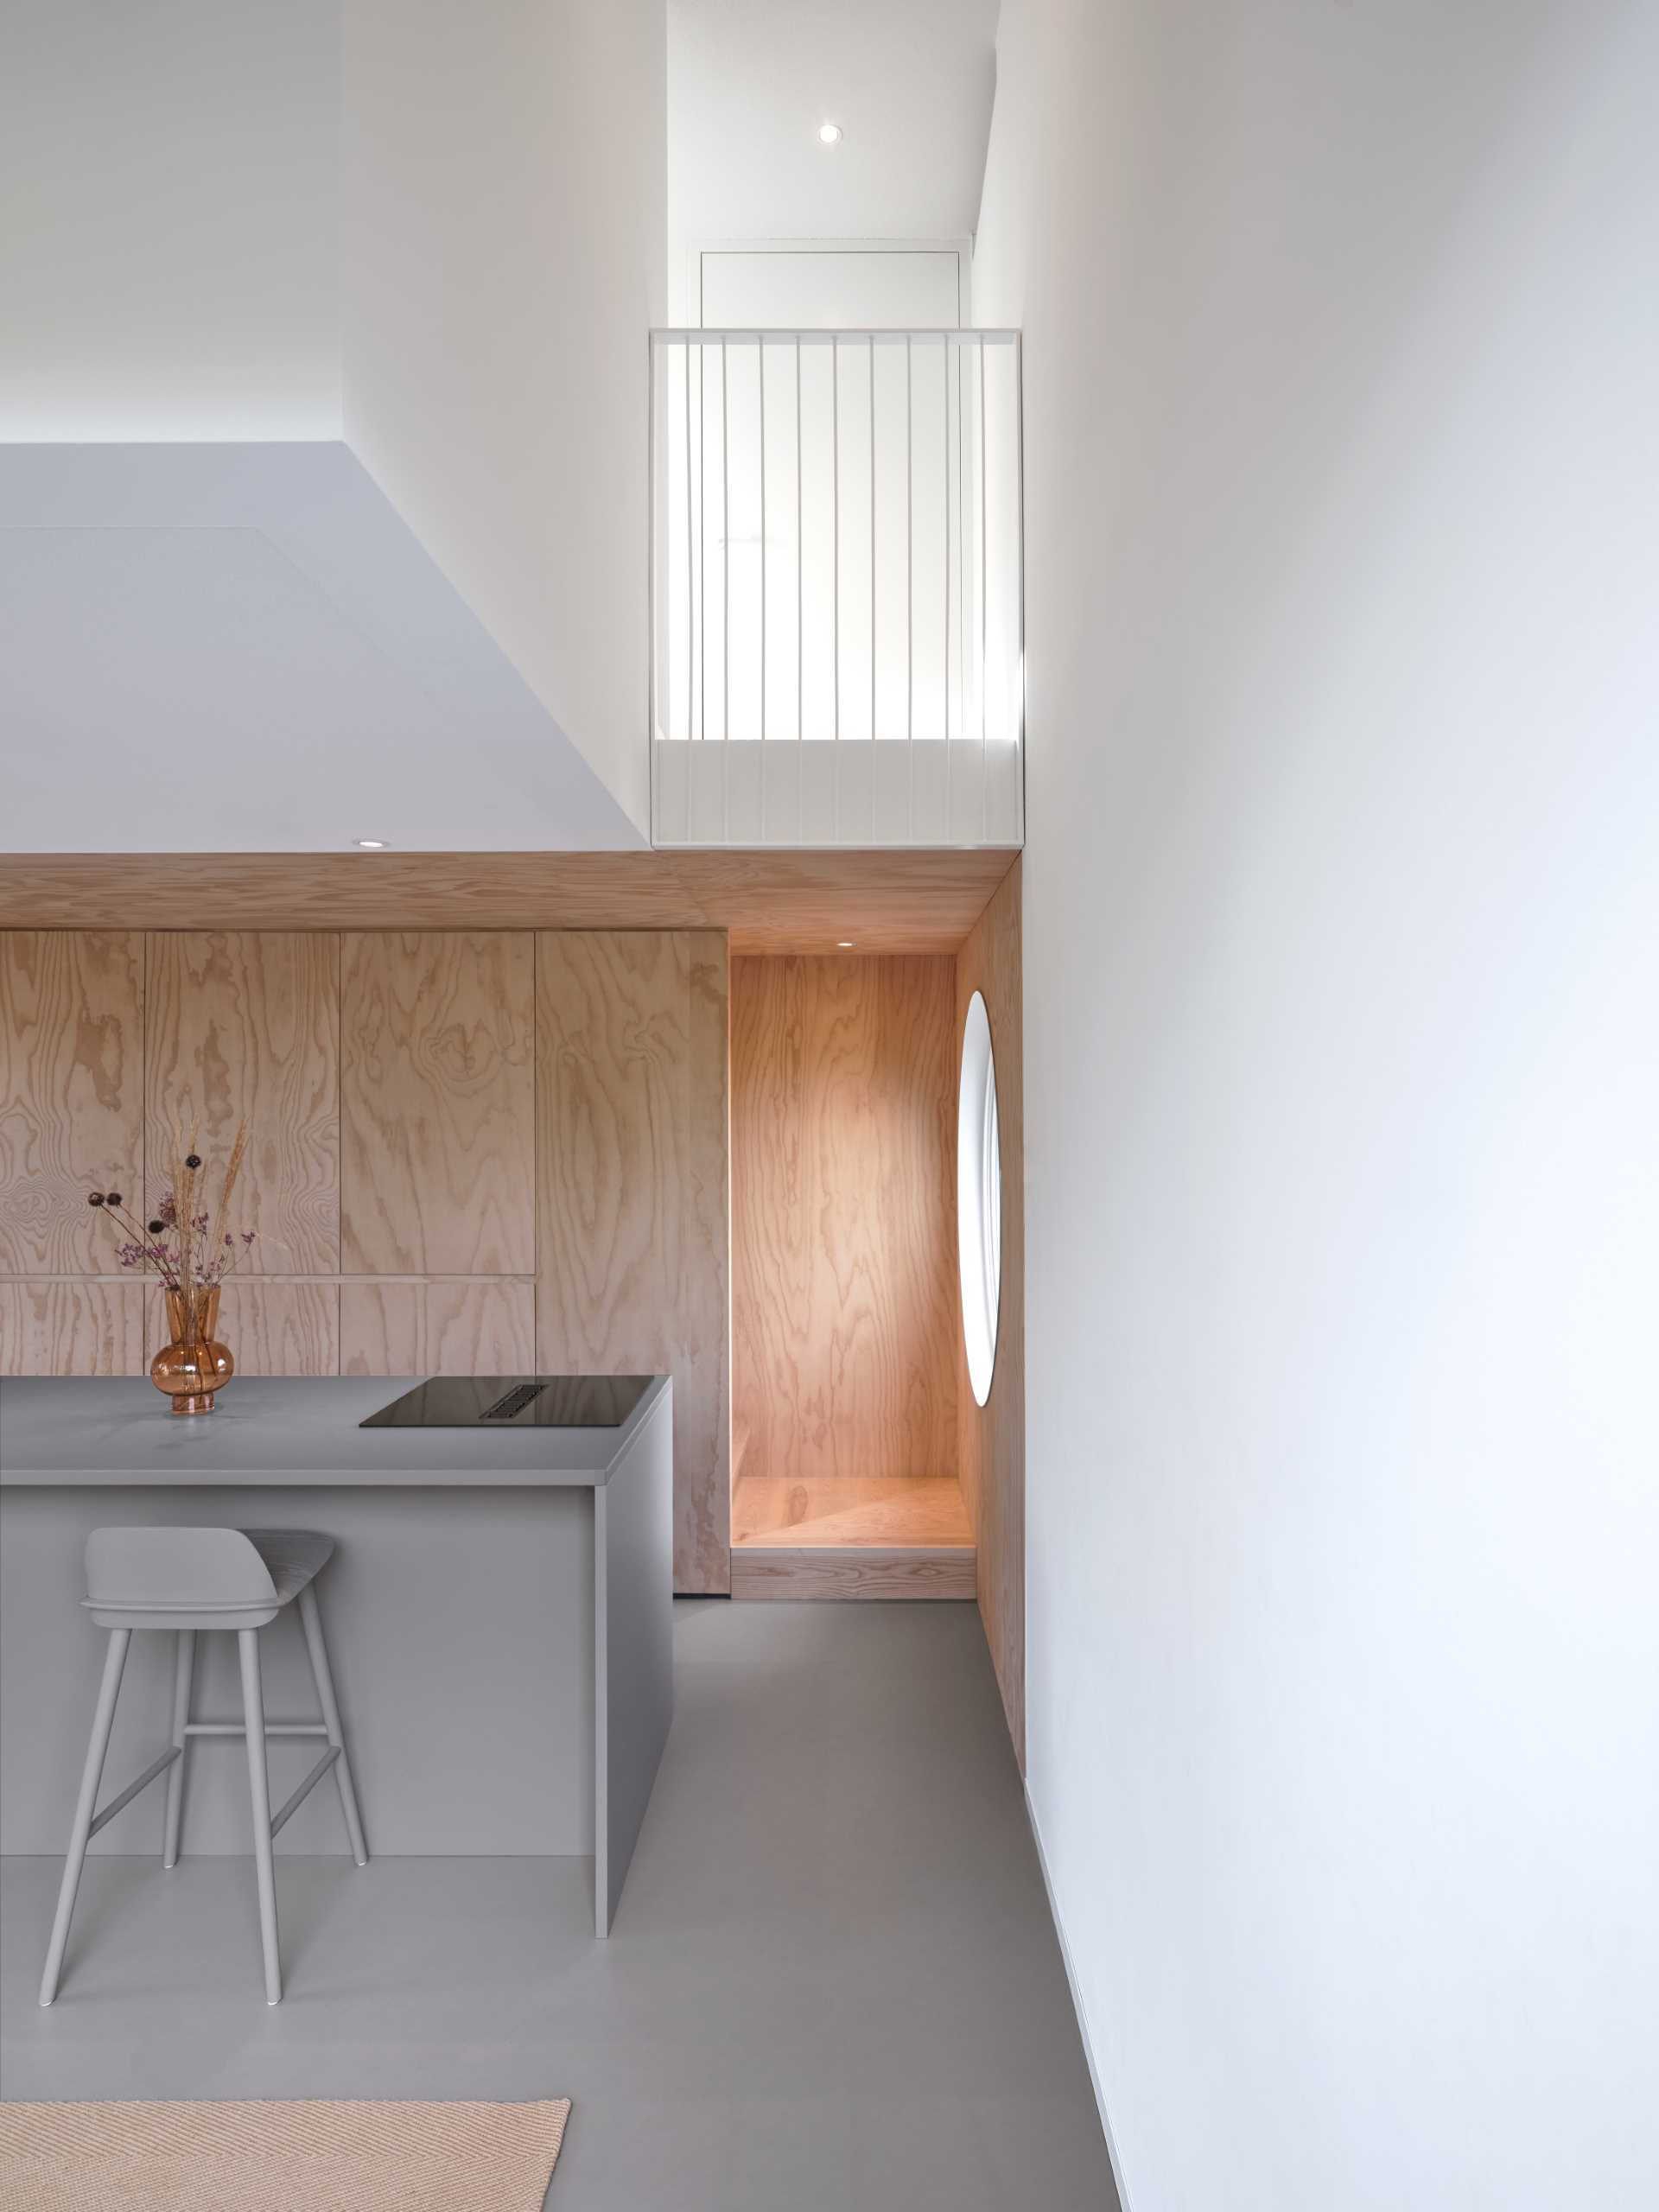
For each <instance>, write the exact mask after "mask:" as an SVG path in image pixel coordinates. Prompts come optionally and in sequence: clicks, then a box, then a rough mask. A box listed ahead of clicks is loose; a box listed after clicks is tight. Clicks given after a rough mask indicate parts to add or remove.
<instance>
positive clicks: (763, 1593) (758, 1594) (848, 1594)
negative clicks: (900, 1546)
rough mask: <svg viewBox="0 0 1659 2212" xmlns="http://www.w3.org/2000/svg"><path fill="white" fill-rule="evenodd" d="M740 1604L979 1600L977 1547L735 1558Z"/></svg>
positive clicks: (746, 1553) (747, 1552)
mask: <svg viewBox="0 0 1659 2212" xmlns="http://www.w3.org/2000/svg"><path fill="white" fill-rule="evenodd" d="M732 1596H733V1598H734V1599H829V1600H830V1601H832V1602H840V1603H845V1602H846V1601H847V1600H849V1599H853V1600H858V1599H883V1598H899V1599H916V1598H947V1599H958V1600H966V1601H967V1602H968V1603H969V1604H971V1603H972V1602H973V1596H974V1554H973V1548H972V1547H971V1546H968V1547H966V1548H963V1549H960V1550H954V1551H947V1550H935V1551H926V1550H910V1551H881V1550H878V1549H875V1548H870V1549H868V1550H863V1551H845V1550H843V1551H836V1550H809V1551H760V1550H754V1549H753V1548H745V1549H744V1550H742V1551H736V1552H734V1553H733V1554H732Z"/></svg>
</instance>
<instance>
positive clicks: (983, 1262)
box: [957, 991, 1002, 1406]
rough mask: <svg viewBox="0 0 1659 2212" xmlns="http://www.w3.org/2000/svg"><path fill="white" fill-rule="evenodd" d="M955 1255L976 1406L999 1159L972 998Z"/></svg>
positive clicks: (991, 1289) (965, 1045)
mask: <svg viewBox="0 0 1659 2212" xmlns="http://www.w3.org/2000/svg"><path fill="white" fill-rule="evenodd" d="M957 1256H958V1259H959V1262H960V1264H961V1268H962V1332H963V1338H964V1340H965V1342H966V1344H967V1348H968V1380H969V1383H970V1384H971V1386H972V1388H973V1393H974V1403H975V1404H976V1406H982V1405H983V1404H984V1402H985V1401H986V1399H987V1398H988V1397H989V1396H990V1395H991V1370H992V1369H993V1368H994V1367H995V1364H996V1316H997V1308H998V1306H999V1305H1000V1304H1001V1295H1002V1153H1001V1145H1000V1143H999V1141H998V1139H997V1134H996V1059H995V1054H994V1053H993V1052H992V1051H991V1022H990V1016H989V1015H988V1014H987V1013H986V1011H985V1001H984V1000H983V999H982V997H981V996H980V995H979V993H978V992H977V991H976V992H975V993H974V995H973V997H972V999H971V1000H970V1001H969V1005H968V1020H967V1025H966V1027H964V1029H963V1033H962V1088H961V1090H960V1091H959V1092H958V1093H957Z"/></svg>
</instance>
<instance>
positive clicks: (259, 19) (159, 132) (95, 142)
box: [0, 0, 340, 442]
mask: <svg viewBox="0 0 1659 2212" xmlns="http://www.w3.org/2000/svg"><path fill="white" fill-rule="evenodd" d="M339 18H340V10H339V6H338V0H283V5H282V6H280V7H273V6H267V5H255V4H235V3H233V0H146V4H145V5H143V6H142V7H140V6H136V5H111V4H110V0H49V4H45V5H41V4H35V5H28V4H19V5H17V6H15V7H13V8H11V9H10V10H8V11H7V16H6V24H5V36H4V45H3V57H0V442H7V441H13V442H22V441H27V442H41V441H53V440H65V441H72V440H94V441H101V440H112V439H126V440H142V439H162V440H180V439H198V438H200V439H227V438H249V439H252V438H331V437H338V436H339V435H340V311H339V285H338V268H337V236H338V223H337V204H336V203H337V196H338V189H339V137H340V26H339Z"/></svg>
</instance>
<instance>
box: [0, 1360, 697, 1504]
mask: <svg viewBox="0 0 1659 2212" xmlns="http://www.w3.org/2000/svg"><path fill="white" fill-rule="evenodd" d="M424 1379H425V1378H424V1377H423V1376H418V1375H404V1376H397V1375H376V1376H361V1375H326V1376H237V1377H236V1378H235V1379H234V1380H232V1382H230V1383H226V1386H225V1388H224V1389H223V1390H222V1391H221V1392H220V1394H219V1402H218V1404H217V1405H216V1406H215V1408H214V1409H213V1412H212V1413H210V1414H193V1415H191V1416H189V1417H188V1418H182V1417H181V1416H179V1415H176V1414H173V1413H171V1412H169V1410H168V1407H167V1404H166V1402H165V1401H164V1400H163V1398H162V1395H161V1393H160V1392H159V1391H158V1390H157V1389H156V1387H155V1385H154V1384H153V1383H150V1382H149V1380H148V1378H145V1377H140V1376H7V1377H5V1378H4V1379H0V1487H10V1488H19V1487H22V1486H23V1485H26V1484H27V1485H34V1486H36V1487H40V1486H45V1487H47V1488H57V1487H60V1486H68V1485H72V1484H106V1485H109V1486H110V1487H112V1488H134V1489H137V1488H140V1487H143V1486H146V1485H148V1486H151V1487H154V1486H157V1485H159V1486H162V1487H169V1486H173V1485H177V1486H180V1487H182V1488H190V1487H193V1486H195V1485H207V1484H220V1485H222V1484H238V1483H242V1484H248V1485H250V1486H258V1487H263V1488H273V1489H274V1488H283V1487H292V1488H296V1489H299V1488H304V1487H307V1486H315V1485H316V1484H341V1485H345V1486H347V1487H351V1488H362V1489H376V1488H381V1487H388V1488H389V1487H394V1486H401V1487H404V1488H411V1487H412V1488H419V1487H424V1486H442V1487H443V1488H448V1489H454V1488H460V1489H474V1490H487V1489H491V1488H510V1489H523V1488H537V1487H546V1488H553V1489H568V1490H583V1489H587V1490H593V1489H599V1488H601V1487H602V1486H603V1485H604V1484H606V1483H607V1482H608V1481H609V1479H610V1477H611V1473H612V1471H613V1468H615V1466H616V1465H618V1463H619V1462H620V1459H622V1457H623V1455H624V1454H625V1452H626V1451H627V1449H628V1446H629V1445H630V1444H631V1443H632V1440H633V1439H634V1437H635V1436H636V1435H637V1434H638V1433H639V1430H640V1429H641V1428H642V1427H644V1426H645V1423H646V1422H647V1421H651V1420H652V1419H653V1418H654V1417H655V1415H656V1414H657V1413H658V1409H659V1408H661V1407H662V1405H663V1403H664V1400H665V1399H666V1398H667V1396H668V1395H669V1383H668V1377H667V1376H663V1375H659V1376H656V1377H655V1379H654V1380H653V1381H652V1384H651V1387H650V1389H648V1390H647V1391H646V1392H645V1396H644V1397H643V1398H641V1400H640V1401H639V1404H638V1405H637V1406H636V1407H635V1408H634V1409H633V1411H632V1413H631V1414H629V1415H628V1417H627V1419H626V1421H624V1422H623V1423H622V1424H621V1426H620V1427H618V1428H530V1429H512V1430H506V1431H503V1430H501V1429H499V1428H486V1429H480V1428H430V1429H410V1428H359V1427H358V1423H359V1421H362V1420H363V1419H364V1417H365V1415H366V1414H372V1413H376V1412H378V1410H379V1408H381V1407H382V1406H385V1405H389V1404H390V1403H391V1401H392V1400H393V1399H394V1398H397V1397H399V1396H401V1395H402V1394H403V1393H404V1391H405V1390H412V1389H414V1388H415V1385H416V1383H419V1382H422V1381H423V1380H424Z"/></svg>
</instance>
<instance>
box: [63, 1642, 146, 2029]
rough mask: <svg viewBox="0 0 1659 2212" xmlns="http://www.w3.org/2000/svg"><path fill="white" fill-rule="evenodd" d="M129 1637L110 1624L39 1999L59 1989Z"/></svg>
mask: <svg viewBox="0 0 1659 2212" xmlns="http://www.w3.org/2000/svg"><path fill="white" fill-rule="evenodd" d="M131 1642H132V1630H130V1628H112V1629H111V1630H110V1648H109V1650H108V1652H107V1654H106V1655H105V1661H104V1680H103V1681H102V1683H101V1684H100V1685H99V1693H98V1706H97V1709H96V1711H95V1712H94V1713H93V1714H92V1740H91V1741H90V1742H89V1743H88V1745H87V1746H86V1766H85V1767H84V1768H83V1769H82V1770H81V1777H80V1796H79V1798H77V1800H76V1801H75V1818H74V1823H73V1827H71V1828H70V1831H69V1855H68V1857H67V1859H65V1860H64V1862H63V1884H62V1886H61V1888H60V1890H59V1891H58V1910H57V1916H56V1918H55V1919H54V1921H53V1923H52V1941H51V1942H50V1943H49V1944H48V1946H47V1953H46V1971H45V1973H44V1974H41V2004H42V2005H49V2004H50V2003H51V2002H52V2000H53V1999H54V1997H55V1996H56V1995H57V1993H58V1977H59V1975H60V1974H61V1973H62V1971H63V1951H64V1946H65V1944H66V1943H67V1942H68V1941H69V1922H70V1918H71V1916H72V1915H73V1912H74V1910H75V1892H76V1891H78V1890H79V1887H80V1870H81V1868H82V1867H83V1866H85V1865H86V1839H87V1837H88V1836H89V1835H90V1834H92V1815H93V1813H94V1811H95V1810H96V1809H97V1806H98V1785H99V1783H100V1782H101V1781H102V1780H103V1779H104V1760H105V1754H106V1753H107V1752H108V1751H109V1748H110V1730H111V1727H112V1726H113V1725H114V1721H115V1701H116V1700H117V1698H118V1697H119V1696H120V1694H121V1674H122V1670H123V1669H124V1667H125V1665H126V1663H127V1646H128V1645H129V1644H130V1643H131Z"/></svg>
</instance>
